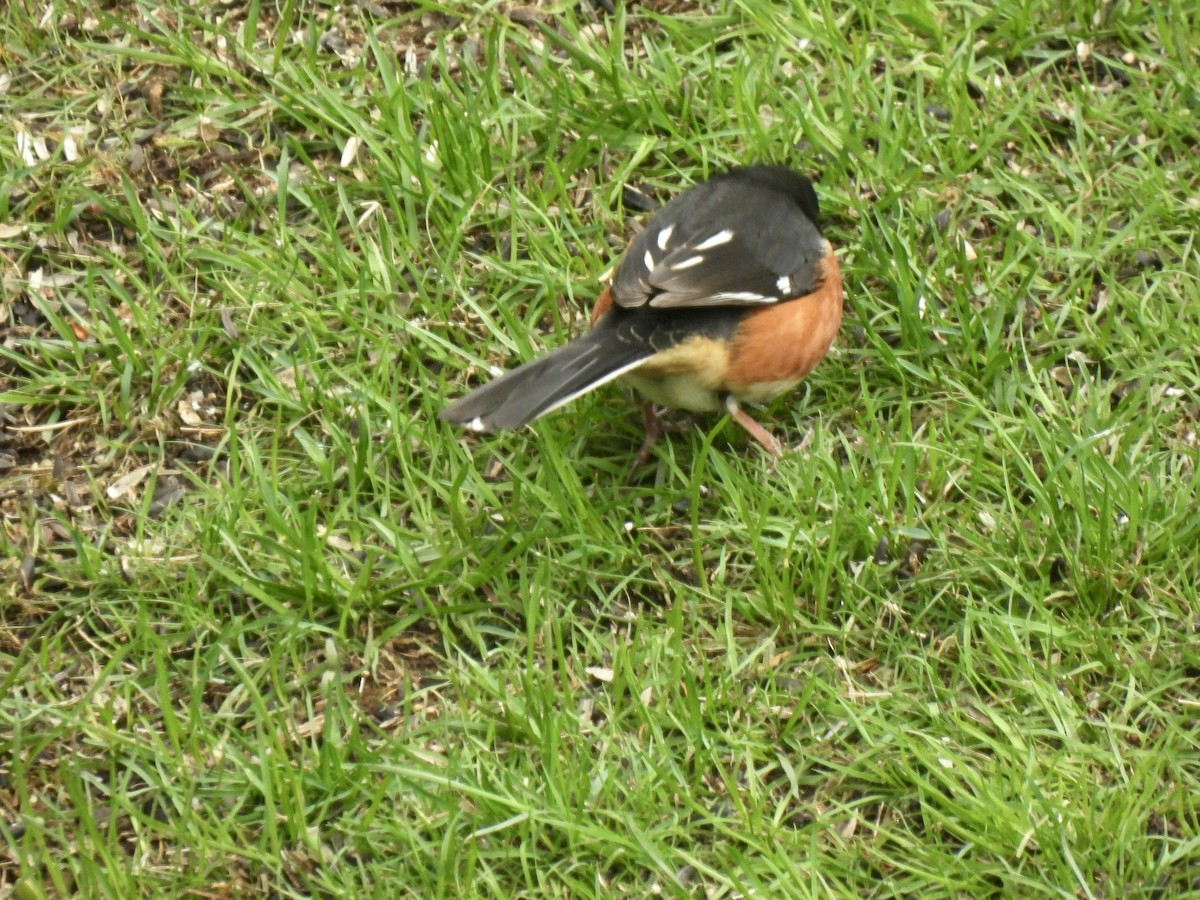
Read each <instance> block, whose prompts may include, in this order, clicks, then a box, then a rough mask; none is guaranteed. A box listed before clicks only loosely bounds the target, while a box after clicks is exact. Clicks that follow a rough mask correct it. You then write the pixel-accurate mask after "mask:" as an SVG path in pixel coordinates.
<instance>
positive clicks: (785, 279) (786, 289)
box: [775, 275, 792, 296]
mask: <svg viewBox="0 0 1200 900" xmlns="http://www.w3.org/2000/svg"><path fill="white" fill-rule="evenodd" d="M775 287H777V288H779V293H781V294H784V295H785V296H786V295H787V294H790V293H791V292H792V279H791V277H790V276H788V275H780V276H779V280H778V281H776V282H775Z"/></svg>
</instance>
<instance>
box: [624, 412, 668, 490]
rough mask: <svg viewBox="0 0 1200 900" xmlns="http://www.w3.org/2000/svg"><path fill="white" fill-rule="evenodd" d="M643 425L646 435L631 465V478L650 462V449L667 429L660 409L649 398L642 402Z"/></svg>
mask: <svg viewBox="0 0 1200 900" xmlns="http://www.w3.org/2000/svg"><path fill="white" fill-rule="evenodd" d="M642 426H643V427H644V428H645V429H646V437H645V438H643V439H642V446H641V448H640V449H639V450H638V452H637V456H635V457H634V458H633V465H632V466H630V467H629V476H630V477H631V478H632V477H633V473H634V472H636V471H637V470H638V469H640V468H641V467H642V466H644V465H645V464H646V463H648V462H650V451H651V450H653V449H654V445H655V444H656V443H658V439H659V438H660V437H662V436H663V431H664V430H665V429H664V427H663V421H662V418H661V417H660V416H659V414H658V410H656V409H655V408H654V404H653V403H651V402H650V401H649V400H647V401H645V402H644V403H643V404H642Z"/></svg>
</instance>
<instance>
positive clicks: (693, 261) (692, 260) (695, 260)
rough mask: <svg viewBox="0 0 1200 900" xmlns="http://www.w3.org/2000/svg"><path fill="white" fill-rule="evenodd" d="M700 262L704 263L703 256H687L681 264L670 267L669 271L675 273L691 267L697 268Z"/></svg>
mask: <svg viewBox="0 0 1200 900" xmlns="http://www.w3.org/2000/svg"><path fill="white" fill-rule="evenodd" d="M702 262H704V257H703V256H689V257H688V258H687V259H685V260H684V261H683V262H677V263H675V265H673V266H671V271H673V272H677V271H679V270H680V269H690V268H691V267H692V266H698V265H700V263H702Z"/></svg>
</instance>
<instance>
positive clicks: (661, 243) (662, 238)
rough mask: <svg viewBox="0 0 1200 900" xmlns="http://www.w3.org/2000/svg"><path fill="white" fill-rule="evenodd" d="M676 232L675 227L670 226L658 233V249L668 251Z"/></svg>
mask: <svg viewBox="0 0 1200 900" xmlns="http://www.w3.org/2000/svg"><path fill="white" fill-rule="evenodd" d="M674 230H675V226H674V225H668V226H667V227H666V228H664V229H663V230H662V231H660V232H659V233H658V249H659V250H666V249H667V243H668V242H669V241H670V240H671V232H672V231H674Z"/></svg>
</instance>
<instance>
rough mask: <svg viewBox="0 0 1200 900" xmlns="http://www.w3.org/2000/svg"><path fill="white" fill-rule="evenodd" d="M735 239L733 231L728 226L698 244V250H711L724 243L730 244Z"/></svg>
mask: <svg viewBox="0 0 1200 900" xmlns="http://www.w3.org/2000/svg"><path fill="white" fill-rule="evenodd" d="M732 240H733V232H732V231H730V230H729V229H728V228H726V229H723V230H722V231H718V232H717V233H716V234H714V235H713V236H712V237H710V238H706V239H705V240H704V241H702V242H701V243H699V244H697V245H696V249H697V250H711V249H712V248H713V247H720V246H721V245H722V244H728V243H729V242H730V241H732Z"/></svg>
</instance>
